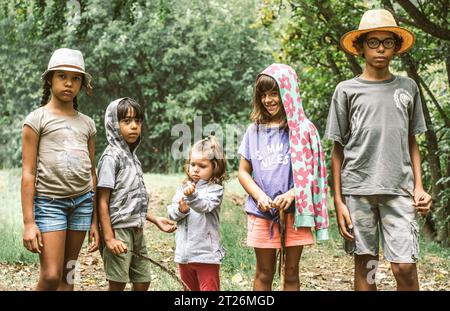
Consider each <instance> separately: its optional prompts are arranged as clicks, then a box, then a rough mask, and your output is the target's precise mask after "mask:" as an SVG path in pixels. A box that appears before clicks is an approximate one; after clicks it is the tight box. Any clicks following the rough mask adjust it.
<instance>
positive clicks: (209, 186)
mask: <svg viewBox="0 0 450 311" xmlns="http://www.w3.org/2000/svg"><path fill="white" fill-rule="evenodd" d="M185 172H186V175H187V178H186V180H185V181H184V182H183V184H182V185H181V186H180V187H178V189H177V192H176V194H175V196H174V197H173V199H172V204H170V205H169V206H168V207H167V211H168V214H169V218H170V219H171V220H174V221H176V222H177V230H176V234H175V237H176V250H175V262H176V263H178V265H179V271H180V277H181V279H182V280H183V281H184V282H185V283H186V285H187V286H188V287H189V289H191V290H194V291H218V290H220V279H219V270H220V263H221V261H222V259H223V257H224V255H225V251H224V248H223V246H222V243H221V239H220V223H219V213H220V204H221V203H222V198H223V186H222V183H223V181H224V180H225V179H226V160H225V157H224V153H223V149H222V147H221V146H220V144H219V142H218V141H217V139H216V138H215V137H214V136H209V137H208V138H205V139H203V140H201V141H198V142H197V143H195V144H194V145H193V146H192V148H191V151H190V153H189V159H188V161H187V162H186V164H185Z"/></svg>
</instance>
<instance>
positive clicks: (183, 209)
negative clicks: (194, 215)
mask: <svg viewBox="0 0 450 311" xmlns="http://www.w3.org/2000/svg"><path fill="white" fill-rule="evenodd" d="M178 204H179V206H178V210H179V211H180V212H181V213H183V214H186V213H187V212H189V206H188V205H187V204H186V201H184V199H183V198H181V199H180V201H178Z"/></svg>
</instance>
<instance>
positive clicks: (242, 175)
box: [238, 157, 272, 212]
mask: <svg viewBox="0 0 450 311" xmlns="http://www.w3.org/2000/svg"><path fill="white" fill-rule="evenodd" d="M251 174H252V165H251V163H250V162H249V161H247V159H246V158H244V157H241V161H240V162H239V172H238V179H239V182H240V183H241V185H242V187H244V190H245V191H246V192H247V193H248V194H249V195H250V196H251V197H252V198H253V199H255V201H256V202H258V208H259V209H260V210H261V211H263V212H267V211H268V210H269V209H270V208H271V204H272V200H271V199H270V198H269V197H268V196H267V194H265V193H264V191H262V189H261V188H260V187H259V186H258V185H257V184H256V182H255V181H254V180H253V177H252V175H251Z"/></svg>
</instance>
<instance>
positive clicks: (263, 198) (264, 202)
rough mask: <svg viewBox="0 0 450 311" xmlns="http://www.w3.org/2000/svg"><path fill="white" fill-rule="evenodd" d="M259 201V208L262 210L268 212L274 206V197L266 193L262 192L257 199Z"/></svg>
mask: <svg viewBox="0 0 450 311" xmlns="http://www.w3.org/2000/svg"><path fill="white" fill-rule="evenodd" d="M256 201H257V202H258V208H259V210H260V211H261V212H267V211H269V209H270V208H271V207H272V204H273V202H272V199H271V198H269V196H267V194H265V193H261V195H260V196H259V197H258V198H257V199H256Z"/></svg>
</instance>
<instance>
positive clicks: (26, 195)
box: [21, 125, 44, 253]
mask: <svg viewBox="0 0 450 311" xmlns="http://www.w3.org/2000/svg"><path fill="white" fill-rule="evenodd" d="M38 145H39V136H38V135H37V134H36V133H35V132H34V131H33V130H32V129H31V127H29V126H28V125H25V126H24V127H23V129H22V183H21V201H22V214H23V224H24V233H23V245H24V246H25V248H26V249H28V250H29V251H31V252H33V253H41V248H42V247H43V246H44V244H43V241H42V236H41V232H40V230H39V228H38V227H37V226H36V223H35V221H34V214H33V198H34V193H35V182H36V160H37V150H38Z"/></svg>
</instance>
